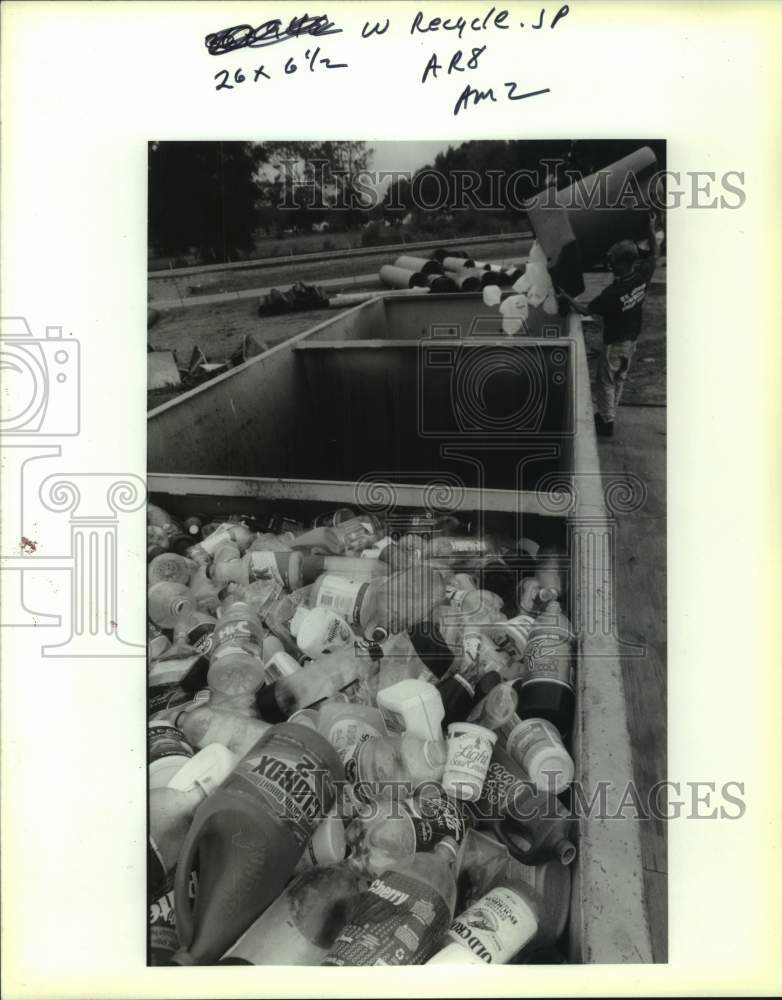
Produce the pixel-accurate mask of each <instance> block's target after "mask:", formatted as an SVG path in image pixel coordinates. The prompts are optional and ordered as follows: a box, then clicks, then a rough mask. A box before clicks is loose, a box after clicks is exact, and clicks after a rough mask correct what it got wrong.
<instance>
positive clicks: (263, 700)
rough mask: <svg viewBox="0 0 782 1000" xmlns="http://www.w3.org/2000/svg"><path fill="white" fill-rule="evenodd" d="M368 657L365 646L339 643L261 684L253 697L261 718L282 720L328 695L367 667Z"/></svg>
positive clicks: (347, 683) (368, 653) (341, 687)
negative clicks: (333, 649) (299, 667)
mask: <svg viewBox="0 0 782 1000" xmlns="http://www.w3.org/2000/svg"><path fill="white" fill-rule="evenodd" d="M372 656H373V653H372V652H371V651H370V650H369V649H368V648H362V647H360V646H357V645H351V646H343V648H342V649H338V650H336V652H334V653H329V654H327V655H326V656H323V657H321V658H320V659H318V660H314V661H313V662H312V663H310V664H308V665H307V666H305V667H304V668H303V669H302V670H299V671H298V672H297V673H295V674H291V675H289V676H288V677H280V678H279V680H276V681H274V683H273V684H264V686H263V687H262V688H261V689H260V690H259V691H258V692H257V694H256V696H255V698H256V704H257V707H258V712H259V713H260V715H261V718H263V719H266V720H267V721H268V722H282V721H284V720H285V719H287V718H288V717H289V716H291V715H293V713H294V712H297V711H298V710H299V709H300V708H308V707H309V706H310V705H314V704H315V702H318V701H322V700H323V699H324V698H331V697H332V696H333V695H335V694H337V692H338V691H341V690H342V689H343V688H345V687H347V686H348V685H349V684H352V683H353V681H355V680H357V679H358V678H359V676H360V675H361V674H362V671H366V670H367V669H368V664H369V663H371V661H372Z"/></svg>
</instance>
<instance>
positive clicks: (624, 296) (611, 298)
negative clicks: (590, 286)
mask: <svg viewBox="0 0 782 1000" xmlns="http://www.w3.org/2000/svg"><path fill="white" fill-rule="evenodd" d="M653 271H654V260H653V259H652V258H651V257H647V258H644V259H641V260H640V261H638V263H637V264H636V265H635V267H634V268H633V270H632V271H631V272H630V274H628V275H626V276H625V277H623V278H614V280H613V281H612V282H611V284H610V285H607V286H606V287H605V288H604V289H603V291H602V292H601V293H600V294H599V295H598V296H597V297H596V298H594V299H593V300H592V301H591V302H590V303H589V311H590V312H591V313H594V314H595V315H597V316H602V317H603V343H605V344H616V343H618V342H619V341H621V340H637V339H638V334H639V333H640V332H641V315H642V312H643V305H644V299H645V298H646V291H647V289H648V287H649V282H650V281H651V278H652V272H653Z"/></svg>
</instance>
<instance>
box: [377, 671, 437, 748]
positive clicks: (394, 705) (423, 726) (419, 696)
mask: <svg viewBox="0 0 782 1000" xmlns="http://www.w3.org/2000/svg"><path fill="white" fill-rule="evenodd" d="M377 707H378V708H379V709H380V711H381V712H382V713H383V718H384V719H385V723H386V728H387V729H388V731H389V732H391V733H409V734H410V735H411V736H418V737H419V738H420V739H422V740H441V739H442V738H443V718H444V716H445V708H444V707H443V699H442V698H441V697H440V692H439V691H438V690H437V688H436V687H435V686H434V685H433V684H429V683H427V681H422V680H412V679H410V680H404V681H399V683H397V684H394V685H392V686H391V687H387V688H383V690H382V691H378V694H377Z"/></svg>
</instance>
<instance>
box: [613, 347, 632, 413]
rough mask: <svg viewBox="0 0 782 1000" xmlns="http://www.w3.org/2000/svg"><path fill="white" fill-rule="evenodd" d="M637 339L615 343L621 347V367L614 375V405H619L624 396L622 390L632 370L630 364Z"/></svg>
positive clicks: (619, 352)
mask: <svg viewBox="0 0 782 1000" xmlns="http://www.w3.org/2000/svg"><path fill="white" fill-rule="evenodd" d="M635 343H636V342H635V341H634V340H628V341H625V342H624V343H621V344H616V345H614V346H615V347H618V348H620V350H619V351H618V354H619V356H620V364H619V368H618V370H617V371H616V373H615V375H614V389H615V391H614V406H615V407H617V406H619V401H620V399H621V398H622V390H623V389H624V387H625V382H626V381H627V376H628V373H629V372H630V365H631V364H632V362H633V355H634V354H635Z"/></svg>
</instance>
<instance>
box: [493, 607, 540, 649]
mask: <svg viewBox="0 0 782 1000" xmlns="http://www.w3.org/2000/svg"><path fill="white" fill-rule="evenodd" d="M534 624H535V619H534V618H533V617H532V615H526V614H521V615H517V616H516V617H515V618H511V619H510V620H509V621H507V622H503V623H502V624H501V625H500V626H499V628H498V645H499V646H500V647H502V646H507V645H508V644H510V645H512V646H513V647H514V649H515V650H516V652H517V653H518V654H519V656H523V655H524V652H525V650H526V649H527V644H528V642H529V636H530V630H531V629H532V626H533V625H534Z"/></svg>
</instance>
